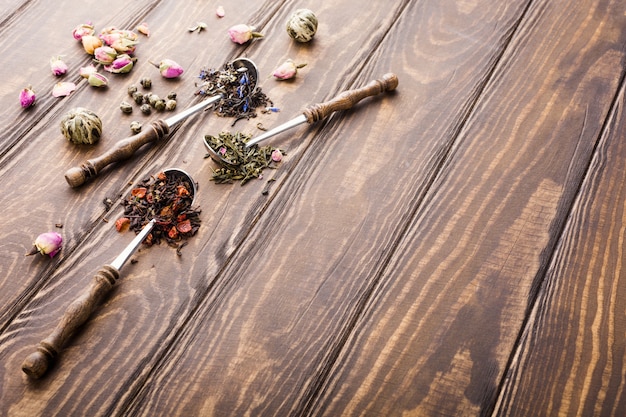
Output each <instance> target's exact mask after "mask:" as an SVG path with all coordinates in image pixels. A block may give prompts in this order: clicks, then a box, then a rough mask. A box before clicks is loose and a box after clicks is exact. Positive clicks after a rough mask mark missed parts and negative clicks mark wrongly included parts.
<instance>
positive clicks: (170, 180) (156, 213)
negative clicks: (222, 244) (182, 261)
mask: <svg viewBox="0 0 626 417" xmlns="http://www.w3.org/2000/svg"><path fill="white" fill-rule="evenodd" d="M192 194H193V184H189V182H188V181H185V180H184V179H183V178H182V177H180V176H178V175H174V174H169V173H167V174H166V173H163V172H161V173H159V174H158V175H157V176H156V177H150V178H147V179H145V180H143V181H142V182H141V184H140V185H139V186H138V187H135V188H133V189H132V190H131V193H130V195H129V196H128V197H127V198H126V200H124V202H123V204H124V217H122V218H120V219H118V220H117V221H116V227H117V229H118V231H122V230H123V229H124V228H126V227H128V228H130V229H131V230H133V231H135V232H136V233H138V232H139V231H141V229H143V227H144V226H145V225H146V224H147V223H148V222H150V220H152V219H156V223H155V225H154V227H153V229H152V231H151V232H150V234H149V235H148V236H147V237H146V239H145V240H144V243H145V244H146V245H148V246H150V245H152V244H159V243H160V242H161V240H162V239H165V241H166V242H167V243H168V244H169V245H170V246H174V247H177V248H180V247H182V245H179V244H178V242H180V241H182V240H184V239H187V238H189V237H191V236H193V235H195V234H196V232H197V231H198V229H199V228H200V218H199V214H200V210H199V209H195V208H193V207H192V206H191V205H192V202H193V195H192ZM183 245H184V243H183Z"/></svg>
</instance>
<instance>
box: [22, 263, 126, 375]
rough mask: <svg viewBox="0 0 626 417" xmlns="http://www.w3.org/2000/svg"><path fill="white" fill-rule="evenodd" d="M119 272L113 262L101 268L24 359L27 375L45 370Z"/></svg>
mask: <svg viewBox="0 0 626 417" xmlns="http://www.w3.org/2000/svg"><path fill="white" fill-rule="evenodd" d="M119 276H120V273H119V271H118V270H117V269H116V268H114V267H112V266H110V265H105V266H103V267H102V268H100V269H99V270H98V272H97V273H96V275H95V276H94V277H93V280H92V281H91V285H90V286H89V288H87V289H86V290H85V291H84V292H83V293H82V294H81V295H80V297H79V298H77V299H76V300H74V302H72V304H70V305H69V307H68V308H67V310H66V311H65V314H63V317H62V318H61V321H59V323H58V324H57V326H56V328H55V329H54V330H53V331H52V333H51V334H50V336H48V337H46V338H45V339H44V340H42V341H41V342H39V344H38V345H37V347H36V350H35V351H34V352H33V353H31V354H30V355H29V356H28V357H27V358H26V359H25V360H24V362H23V363H22V370H23V371H24V372H25V373H26V374H27V375H29V376H30V377H32V378H35V379H37V378H40V377H42V376H43V375H44V374H45V373H46V371H47V370H48V368H49V367H50V365H52V363H53V362H54V359H55V358H56V357H57V356H58V355H59V352H60V351H61V349H62V348H63V346H64V345H65V342H66V341H67V340H68V339H69V338H70V336H72V334H74V332H75V331H76V330H78V328H79V327H80V326H82V325H83V324H84V323H85V322H86V321H87V320H88V319H89V316H90V315H91V313H92V312H93V311H94V310H95V309H96V307H97V306H98V305H99V304H100V302H101V301H102V300H103V299H104V297H105V296H106V295H107V294H108V293H109V292H110V291H111V289H112V288H113V285H114V284H115V282H116V281H117V279H118V278H119Z"/></svg>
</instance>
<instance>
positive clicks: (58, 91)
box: [52, 82, 76, 97]
mask: <svg viewBox="0 0 626 417" xmlns="http://www.w3.org/2000/svg"><path fill="white" fill-rule="evenodd" d="M74 90H76V84H74V83H71V82H59V83H56V84H55V85H54V87H53V88H52V96H54V97H65V96H69V95H70V93H71V92H72V91H74Z"/></svg>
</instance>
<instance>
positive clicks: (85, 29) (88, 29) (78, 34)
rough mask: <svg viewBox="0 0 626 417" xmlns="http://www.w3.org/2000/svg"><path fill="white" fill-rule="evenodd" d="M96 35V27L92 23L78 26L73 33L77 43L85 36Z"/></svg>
mask: <svg viewBox="0 0 626 417" xmlns="http://www.w3.org/2000/svg"><path fill="white" fill-rule="evenodd" d="M95 33H96V31H95V29H94V26H93V25H92V24H91V22H88V23H81V24H80V25H78V26H76V27H75V28H74V30H73V31H72V36H73V37H74V39H76V40H77V41H79V40H81V39H82V38H83V36H88V35H89V36H91V35H94V34H95Z"/></svg>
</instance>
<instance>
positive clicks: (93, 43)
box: [81, 35, 102, 55]
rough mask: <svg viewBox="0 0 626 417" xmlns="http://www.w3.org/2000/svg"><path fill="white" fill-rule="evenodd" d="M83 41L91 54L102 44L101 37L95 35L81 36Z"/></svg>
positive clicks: (84, 46)
mask: <svg viewBox="0 0 626 417" xmlns="http://www.w3.org/2000/svg"><path fill="white" fill-rule="evenodd" d="M81 42H82V43H83V48H84V49H85V52H87V53H88V54H89V55H93V53H94V51H95V50H96V48H99V47H101V46H102V41H101V40H100V38H98V37H97V36H94V35H85V36H83V37H82V38H81Z"/></svg>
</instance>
